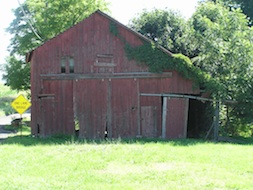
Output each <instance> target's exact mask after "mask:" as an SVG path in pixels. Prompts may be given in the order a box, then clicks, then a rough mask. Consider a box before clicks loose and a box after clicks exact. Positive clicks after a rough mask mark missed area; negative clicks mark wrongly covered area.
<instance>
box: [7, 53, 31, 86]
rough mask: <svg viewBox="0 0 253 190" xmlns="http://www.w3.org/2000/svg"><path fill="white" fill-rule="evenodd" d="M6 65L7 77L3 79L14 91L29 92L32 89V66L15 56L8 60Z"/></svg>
mask: <svg viewBox="0 0 253 190" xmlns="http://www.w3.org/2000/svg"><path fill="white" fill-rule="evenodd" d="M7 62H8V63H9V64H6V65H5V71H6V73H7V74H6V75H4V76H3V79H4V80H5V81H6V85H8V86H10V87H11V89H13V90H19V91H22V90H24V91H27V90H29V89H30V65H29V64H26V63H24V62H23V61H22V60H19V59H17V58H16V57H14V56H11V57H9V58H8V60H7Z"/></svg>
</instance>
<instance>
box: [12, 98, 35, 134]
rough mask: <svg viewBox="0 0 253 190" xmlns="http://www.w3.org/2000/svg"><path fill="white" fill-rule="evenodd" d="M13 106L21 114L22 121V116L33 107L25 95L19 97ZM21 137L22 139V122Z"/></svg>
mask: <svg viewBox="0 0 253 190" xmlns="http://www.w3.org/2000/svg"><path fill="white" fill-rule="evenodd" d="M11 106H12V107H13V108H14V109H15V110H16V111H17V112H18V113H19V114H20V119H21V121H22V114H23V113H24V112H25V111H26V110H27V109H28V108H29V107H30V106H31V103H30V102H29V101H28V100H27V99H26V98H25V97H24V96H23V95H19V96H18V97H17V98H16V99H15V100H13V102H12V103H11ZM21 137H22V122H21Z"/></svg>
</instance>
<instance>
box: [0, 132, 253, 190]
mask: <svg viewBox="0 0 253 190" xmlns="http://www.w3.org/2000/svg"><path fill="white" fill-rule="evenodd" d="M0 143H1V144H0V155H1V157H0V181H1V189H8V190H11V189H24V190H28V189H32V190H34V189H36V190H37V189H41V190H45V189H64V190H65V189H71V190H72V189H110V190H111V189H138V190H139V189H252V187H253V143H252V141H247V143H244V144H228V143H212V142H203V141H196V140H181V141H155V140H153V141H148V140H146V141H144V140H130V141H123V140H116V141H110V142H109V141H102V142H94V141H93V142H88V141H76V140H73V139H71V138H65V139H64V138H50V139H37V138H32V137H29V136H23V137H22V138H21V137H20V136H13V137H10V138H9V139H7V140H5V141H2V142H0Z"/></svg>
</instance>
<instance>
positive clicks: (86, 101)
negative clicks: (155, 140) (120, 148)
mask: <svg viewBox="0 0 253 190" xmlns="http://www.w3.org/2000/svg"><path fill="white" fill-rule="evenodd" d="M111 23H115V24H116V25H117V28H118V31H119V32H120V35H121V36H123V37H124V39H125V40H126V41H127V42H128V43H129V44H131V45H133V46H138V45H141V44H142V43H143V40H146V39H145V38H144V37H142V36H141V35H139V34H137V33H135V32H133V31H131V30H129V29H128V28H126V27H125V26H123V25H121V24H119V23H118V22H116V21H115V20H113V19H112V18H110V17H108V16H107V15H104V14H103V13H101V12H96V13H94V14H92V15H91V16H90V17H88V18H87V19H85V20H84V21H82V22H80V23H79V24H77V25H75V26H74V27H72V28H70V29H68V30H67V31H65V32H63V33H62V34H60V35H58V36H56V37H55V38H53V39H51V40H49V41H48V42H46V43H45V44H43V45H42V46H40V47H39V48H37V49H35V50H34V52H33V54H32V58H31V87H32V89H31V91H32V133H33V134H34V135H40V136H43V137H45V136H49V135H53V134H70V135H73V134H74V133H75V128H77V127H79V136H80V137H82V138H104V135H105V130H107V131H108V136H109V137H110V138H118V137H122V138H123V137H136V136H145V137H161V133H162V131H161V130H162V128H161V125H162V120H161V119H162V98H161V97H144V96H140V94H141V93H161V94H162V93H183V94H193V93H195V91H194V89H193V88H192V82H191V81H189V80H186V79H184V78H182V77H181V76H180V75H179V74H178V73H177V72H176V71H168V72H167V73H163V74H154V73H149V72H148V68H147V67H146V66H144V65H143V64H142V65H139V64H138V63H137V62H136V61H134V60H131V61H130V60H128V58H127V57H126V55H125V51H124V46H125V44H124V42H123V41H122V40H120V39H119V38H118V37H117V36H115V35H113V34H112V33H111V32H110V24H111ZM168 56H169V55H168ZM62 61H63V62H64V64H65V68H64V69H65V73H62V70H61V62H62ZM71 62H73V63H74V72H71V68H70V67H71V66H70V63H71ZM168 106H169V108H168V115H167V117H168V118H167V119H168V121H169V122H167V125H168V126H167V128H168V130H167V134H166V137H168V138H179V137H185V127H186V126H185V123H186V122H185V120H187V114H186V112H187V109H188V104H187V102H186V101H184V100H177V99H176V100H170V101H168ZM170 113H171V114H170Z"/></svg>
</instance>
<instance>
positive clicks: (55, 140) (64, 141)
mask: <svg viewBox="0 0 253 190" xmlns="http://www.w3.org/2000/svg"><path fill="white" fill-rule="evenodd" d="M154 143H157V144H170V145H172V146H194V145H198V144H204V143H213V142H211V141H204V140H200V139H181V140H163V139H149V138H138V139H137V138H136V139H100V140H99V139H97V140H88V139H77V138H74V137H71V136H54V137H49V138H37V137H32V136H30V135H26V136H21V135H16V136H13V137H9V138H7V139H5V140H2V141H1V142H0V145H1V144H2V145H11V144H18V145H23V146H36V145H68V144H69V145H73V144H154ZM219 143H224V144H226V143H229V144H240V145H253V138H237V140H236V141H235V142H219Z"/></svg>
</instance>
